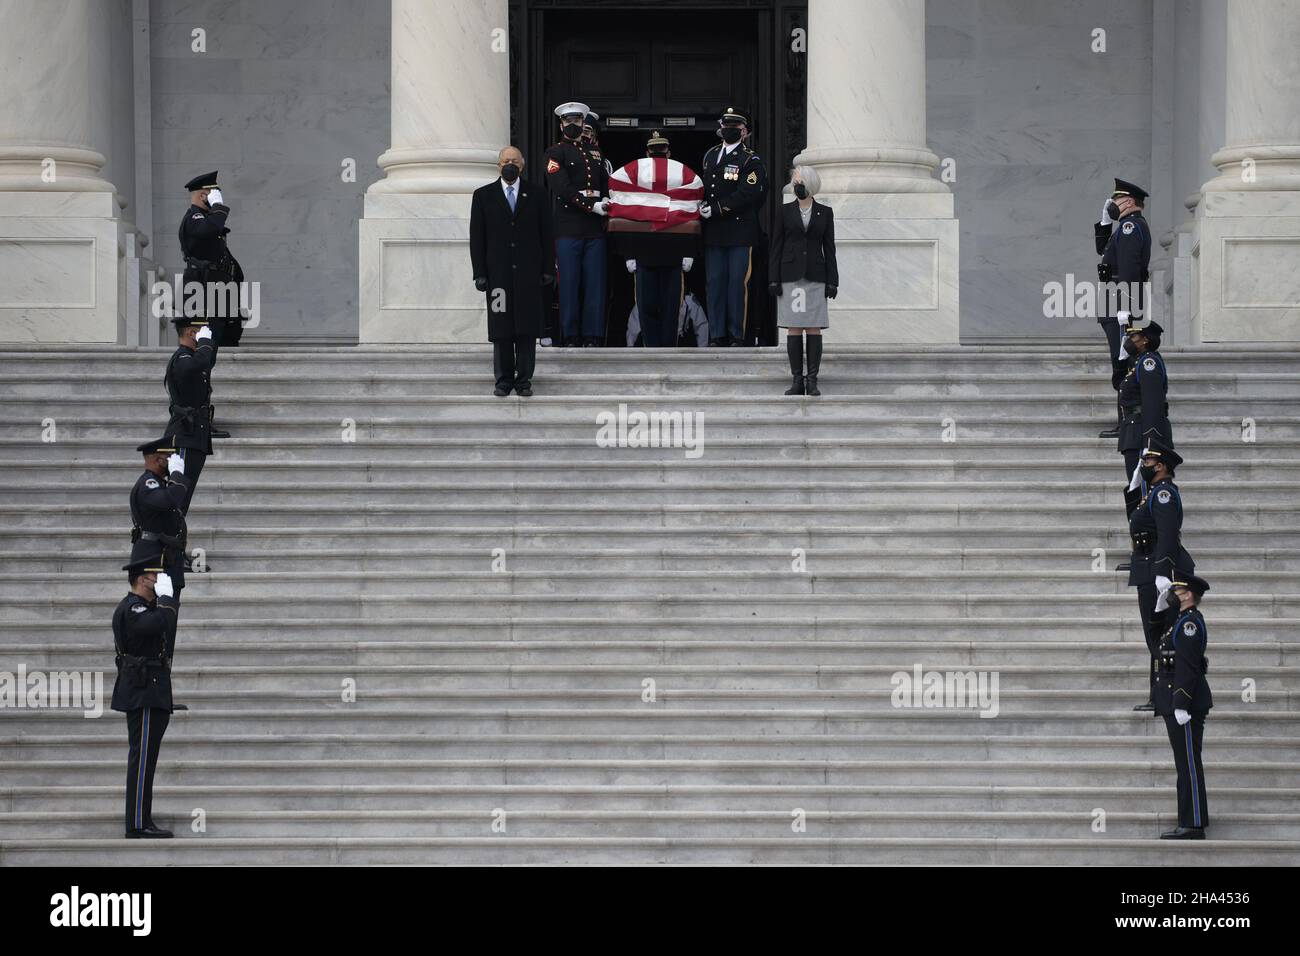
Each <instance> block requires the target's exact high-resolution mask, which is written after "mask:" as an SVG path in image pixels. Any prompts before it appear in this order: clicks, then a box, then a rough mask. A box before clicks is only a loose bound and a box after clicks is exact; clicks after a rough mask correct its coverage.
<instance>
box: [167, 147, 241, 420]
mask: <svg viewBox="0 0 1300 956" xmlns="http://www.w3.org/2000/svg"><path fill="white" fill-rule="evenodd" d="M185 188H186V190H187V191H188V192H189V194H190V208H189V209H187V210H186V211H185V218H184V219H182V220H181V228H180V240H181V255H182V256H184V257H185V277H184V279H185V285H186V286H189V284H190V283H191V282H195V283H199V284H200V285H202V286H203V289H204V292H205V300H204V310H203V314H202V317H203V318H206V319H208V320H209V322H210V323H211V325H212V332H213V334H214V335H215V336H216V342H215V344H216V345H218V346H221V345H238V344H239V340H240V337H241V336H242V335H243V323H242V321H241V316H240V312H239V299H238V294H237V292H236V296H235V298H234V300H233V301H231V300H230V298H229V297H224V298H222V299H221V300H220V301H219V302H214V303H211V304H212V305H213V306H214V307H213V308H208V305H209V304H210V303H208V302H207V299H206V293H207V292H208V291H209V289H210V288H211V286H209V283H242V282H243V281H244V270H243V269H241V268H240V266H239V263H238V262H237V261H236V260H235V257H234V256H233V255H231V252H230V247H229V246H228V245H227V243H226V236H228V235H229V234H230V227H229V226H227V225H226V219H227V217H228V216H229V215H230V207H229V206H227V205H226V204H225V197H224V196H223V195H222V194H221V189H220V187H218V186H217V171H216V170H215V169H214V170H213V171H212V172H210V173H204V174H203V175H202V176H195V177H194V178H193V179H191V180H190V181H189V182H188V183H186V184H185ZM218 437H221V436H218Z"/></svg>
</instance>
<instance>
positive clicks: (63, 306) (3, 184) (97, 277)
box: [0, 0, 121, 343]
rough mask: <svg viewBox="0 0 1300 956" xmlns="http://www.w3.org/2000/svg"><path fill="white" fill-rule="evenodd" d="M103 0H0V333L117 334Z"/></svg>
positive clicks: (70, 338)
mask: <svg viewBox="0 0 1300 956" xmlns="http://www.w3.org/2000/svg"><path fill="white" fill-rule="evenodd" d="M115 9H116V6H115V5H113V4H106V3H103V2H100V0H60V2H58V3H50V2H48V0H0V23H3V24H4V29H3V30H0V342H10V343H21V342H117V341H119V337H120V333H121V329H120V327H119V324H120V323H119V291H120V290H119V263H118V249H119V223H118V212H119V201H118V198H117V196H116V194H115V190H114V188H113V184H112V183H110V182H109V181H108V180H106V179H105V178H104V177H103V176H102V175H100V170H101V169H102V168H103V166H104V164H105V162H106V159H105V155H106V154H107V153H108V152H109V150H110V149H111V145H112V129H111V125H112V116H113V104H112V97H111V94H112V71H111V60H112V55H111V38H112V26H113V24H112V15H113V13H114V11H115Z"/></svg>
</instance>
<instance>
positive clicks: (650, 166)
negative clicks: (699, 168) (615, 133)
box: [609, 156, 704, 229]
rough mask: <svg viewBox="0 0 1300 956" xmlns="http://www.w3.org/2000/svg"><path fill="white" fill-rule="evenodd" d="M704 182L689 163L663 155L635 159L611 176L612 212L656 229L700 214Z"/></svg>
mask: <svg viewBox="0 0 1300 956" xmlns="http://www.w3.org/2000/svg"><path fill="white" fill-rule="evenodd" d="M703 198H704V183H703V182H702V181H701V180H700V177H699V176H698V175H697V174H696V173H695V171H694V170H693V169H691V168H690V167H689V166H684V165H683V164H681V163H679V162H678V161H677V160H675V159H665V158H663V157H662V156H645V157H642V158H641V159H634V160H632V162H630V163H628V164H627V165H626V166H624V167H622V168H621V169H616V170H615V171H614V173H613V175H611V176H610V177H609V214H610V216H613V217H617V218H620V219H632V220H635V221H637V222H648V223H651V224H652V226H653V228H655V229H664V228H666V227H668V226H676V225H678V224H680V223H683V222H690V221H691V220H692V219H699V218H700V200H702V199H703Z"/></svg>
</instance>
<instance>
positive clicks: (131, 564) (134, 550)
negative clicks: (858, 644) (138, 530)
mask: <svg viewBox="0 0 1300 956" xmlns="http://www.w3.org/2000/svg"><path fill="white" fill-rule="evenodd" d="M162 555H163V543H162V542H161V541H146V540H145V539H144V538H141V539H140V540H139V541H137V542H136V543H135V544H133V545H131V560H130V561H128V562H127V563H126V564H124V565H122V570H123V571H151V572H155V573H157V572H161V571H165V570H167V569H166V568H164V567H163V566H162Z"/></svg>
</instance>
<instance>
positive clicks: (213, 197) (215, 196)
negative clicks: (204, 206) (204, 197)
mask: <svg viewBox="0 0 1300 956" xmlns="http://www.w3.org/2000/svg"><path fill="white" fill-rule="evenodd" d="M225 201H226V197H225V196H223V195H221V190H220V189H214V190H212V191H211V192H210V193H208V205H209V206H215V205H216V204H217V203H221V204H222V205H224V204H225Z"/></svg>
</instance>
